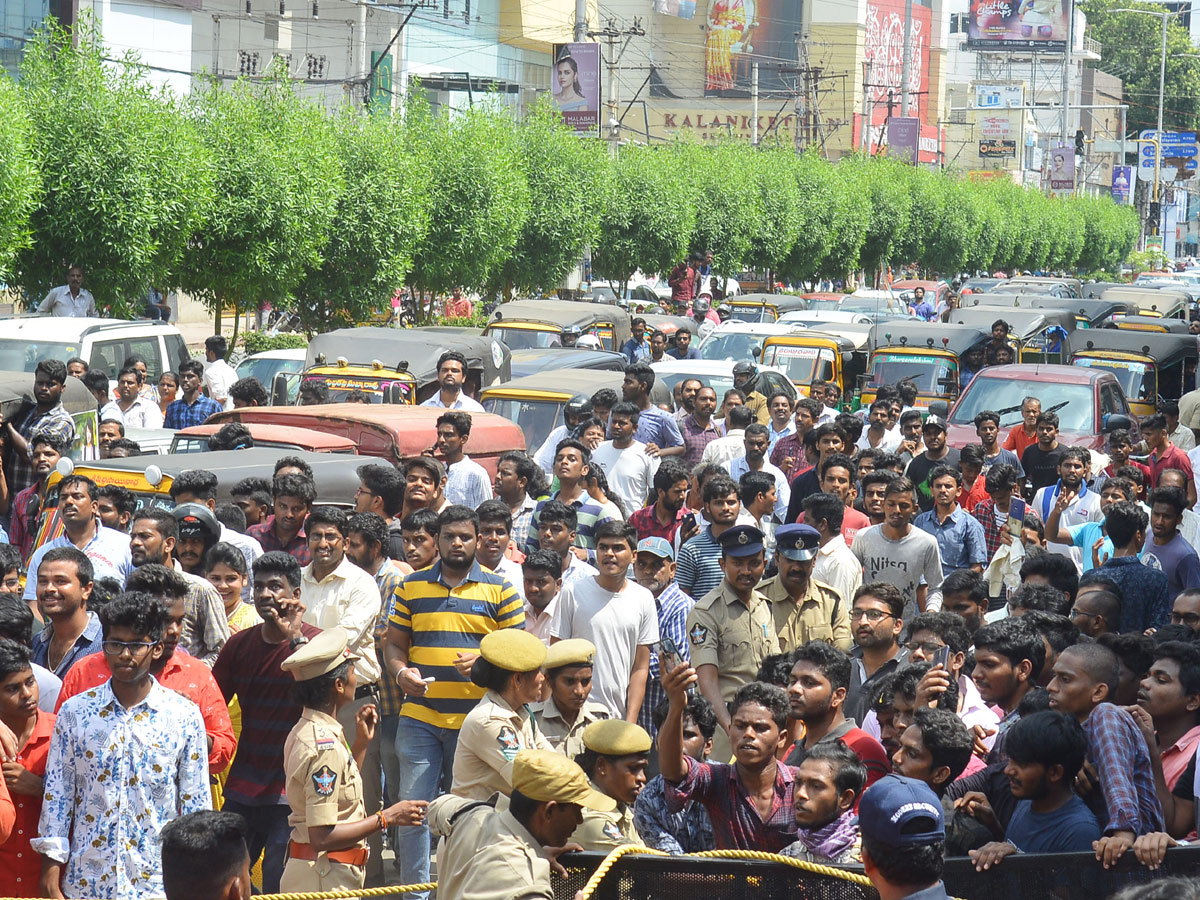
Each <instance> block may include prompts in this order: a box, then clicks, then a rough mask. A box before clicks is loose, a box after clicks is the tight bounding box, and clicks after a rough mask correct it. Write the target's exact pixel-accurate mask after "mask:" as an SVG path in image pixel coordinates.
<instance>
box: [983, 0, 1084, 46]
mask: <svg viewBox="0 0 1200 900" xmlns="http://www.w3.org/2000/svg"><path fill="white" fill-rule="evenodd" d="M1070 15H1071V0H971V18H970V21H969V22H968V24H967V47H969V48H970V49H972V50H1004V49H1006V48H1008V49H1012V50H1064V49H1066V46H1067V30H1068V22H1069V17H1070Z"/></svg>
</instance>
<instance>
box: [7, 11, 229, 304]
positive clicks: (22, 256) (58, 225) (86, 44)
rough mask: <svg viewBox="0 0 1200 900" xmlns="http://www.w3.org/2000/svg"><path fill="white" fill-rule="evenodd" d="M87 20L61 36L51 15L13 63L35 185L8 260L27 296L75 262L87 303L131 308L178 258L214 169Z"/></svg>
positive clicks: (166, 98)
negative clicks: (37, 177)
mask: <svg viewBox="0 0 1200 900" xmlns="http://www.w3.org/2000/svg"><path fill="white" fill-rule="evenodd" d="M92 25H93V23H92V22H91V21H90V20H89V19H87V18H84V20H83V21H81V22H80V23H79V25H77V27H76V28H75V29H74V31H73V32H72V33H71V34H70V35H68V34H67V32H65V31H63V30H61V29H60V28H58V27H57V26H51V27H50V28H48V29H47V30H45V31H43V32H42V33H40V34H39V36H38V37H37V39H36V40H34V41H33V42H32V43H31V44H30V45H29V46H28V48H27V52H26V55H25V59H24V61H23V63H22V65H21V75H22V78H21V81H20V87H19V90H20V94H21V97H22V101H23V105H24V108H25V111H26V114H27V115H28V117H29V120H30V121H31V123H32V126H33V153H34V159H35V161H36V164H37V167H38V170H39V171H40V172H41V177H42V182H43V184H44V185H45V188H46V190H45V193H44V194H43V195H42V197H41V202H40V203H39V204H38V206H37V208H36V209H35V210H34V211H33V215H32V218H31V220H30V221H31V225H32V229H33V241H32V242H31V244H30V245H29V246H28V247H27V248H26V249H24V250H22V251H21V252H20V253H19V255H18V257H17V263H16V267H15V268H16V277H17V280H18V281H19V282H20V284H21V285H22V286H23V287H24V288H25V290H26V293H27V294H29V295H30V296H31V299H33V300H35V301H36V300H39V299H40V298H41V295H42V294H44V293H45V291H46V290H48V289H49V288H50V287H52V286H54V285H57V284H62V283H63V281H64V280H65V267H66V266H67V265H70V264H71V263H74V262H82V263H84V264H85V267H86V276H87V279H88V286H89V288H90V289H91V291H92V293H93V294H95V296H96V299H97V303H98V304H99V305H101V306H109V307H110V308H111V309H112V310H113V311H114V313H118V314H120V313H125V312H128V311H130V310H132V309H137V310H140V309H141V307H142V305H143V302H144V297H145V294H146V291H147V288H149V287H150V286H151V285H152V284H154V285H163V284H164V283H165V282H166V280H167V279H168V278H169V276H170V274H171V272H172V271H173V270H174V269H175V267H176V266H177V264H178V263H179V260H180V258H181V256H182V254H183V251H184V248H185V246H186V244H187V241H188V239H189V237H190V236H191V234H192V233H193V230H194V229H195V227H196V226H197V225H198V224H199V223H200V221H201V220H202V219H205V218H208V217H209V214H210V212H211V211H212V206H213V202H214V194H213V174H212V166H211V164H210V160H209V157H208V154H207V153H206V151H205V148H204V146H203V145H202V144H201V142H200V141H199V139H198V137H197V134H196V130H195V128H194V127H193V124H192V122H191V120H190V119H189V118H188V117H187V116H185V115H183V114H182V111H181V109H180V107H179V104H178V103H177V101H175V100H174V99H173V98H172V97H171V96H170V95H168V94H166V93H163V92H159V91H156V90H154V89H153V88H152V87H151V86H150V84H149V82H148V81H147V80H146V77H145V76H146V71H145V69H144V68H143V67H142V66H141V65H140V64H139V63H138V62H137V61H136V59H134V58H132V57H130V58H126V59H124V60H120V61H115V62H114V61H111V60H108V59H106V58H105V55H104V54H105V51H104V49H103V47H102V46H101V45H100V43H99V42H98V41H97V39H96V33H95V29H94V28H93V27H92ZM72 37H74V40H75V44H76V45H75V46H74V47H71V38H72ZM3 202H4V203H8V202H11V199H9V200H6V201H3Z"/></svg>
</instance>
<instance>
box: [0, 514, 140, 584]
mask: <svg viewBox="0 0 1200 900" xmlns="http://www.w3.org/2000/svg"><path fill="white" fill-rule="evenodd" d="M73 546H75V545H74V544H72V543H71V539H70V538H69V537H67V535H66V534H65V533H64V534H61V535H59V536H58V537H56V538H55V539H54V540H52V541H47V542H46V543H44V544H42V546H40V547H38V548H37V549H36V550H34V551H33V556H31V557H29V568H28V572H29V574H28V575H27V576H26V578H25V593H24V594H22V596H23V597H24V598H25V599H26V600H33V599H34V598H35V597H37V572H38V567H39V566H41V564H42V557H43V556H45V555H46V554H47V553H49V552H50V551H51V550H53V549H54V548H55V547H73ZM83 555H84V556H86V557H87V558H88V559H90V560H91V561H92V571H93V576H94V577H95V578H97V579H99V578H112V579H114V580H115V581H116V582H117V583H118V584H120V585H121V586H122V587H124V586H125V579H127V578H128V577H129V574H130V573H131V572H132V571H133V559H132V558H131V557H130V554H129V535H127V534H123V533H122V532H120V531H117V530H116V529H115V528H105V527H104V526H103V525H101V524H100V520H99V519H96V534H95V536H94V537H93V538H92V539H91V540H90V541H89V542H88V545H87V546H86V547H84V548H83Z"/></svg>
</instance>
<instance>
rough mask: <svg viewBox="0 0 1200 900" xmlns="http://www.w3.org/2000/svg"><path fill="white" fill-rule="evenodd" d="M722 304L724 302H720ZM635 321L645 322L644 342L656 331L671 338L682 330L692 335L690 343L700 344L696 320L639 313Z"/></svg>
mask: <svg viewBox="0 0 1200 900" xmlns="http://www.w3.org/2000/svg"><path fill="white" fill-rule="evenodd" d="M721 302H722V303H724V302H725V301H723V300H722V301H721ZM633 318H635V319H645V320H646V340H650V335H651V334H653V333H654V332H656V331H661V332H662V333H663V334H665V335H666V336H667V337H671V336H672V335H674V334H675V332H677V331H679V330H680V329H683V330H684V331H690V332H691V333H692V343H693V344H699V343H700V326H699V325H697V324H696V320H695V319H693V318H691V317H689V316H668V315H662V314H659V313H639V314H637V315H635V316H634V317H633Z"/></svg>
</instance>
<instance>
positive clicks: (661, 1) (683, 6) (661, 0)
mask: <svg viewBox="0 0 1200 900" xmlns="http://www.w3.org/2000/svg"><path fill="white" fill-rule="evenodd" d="M654 11H655V12H656V13H661V14H662V15H664V16H678V17H679V18H681V19H691V18H694V17H695V15H696V0H654Z"/></svg>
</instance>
